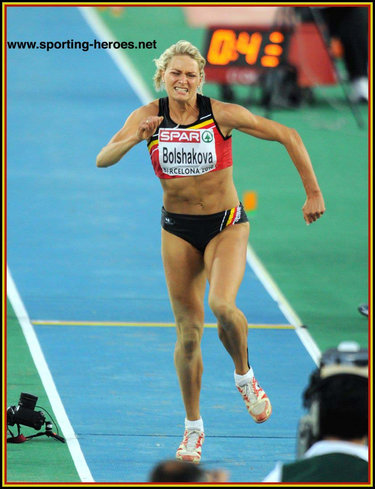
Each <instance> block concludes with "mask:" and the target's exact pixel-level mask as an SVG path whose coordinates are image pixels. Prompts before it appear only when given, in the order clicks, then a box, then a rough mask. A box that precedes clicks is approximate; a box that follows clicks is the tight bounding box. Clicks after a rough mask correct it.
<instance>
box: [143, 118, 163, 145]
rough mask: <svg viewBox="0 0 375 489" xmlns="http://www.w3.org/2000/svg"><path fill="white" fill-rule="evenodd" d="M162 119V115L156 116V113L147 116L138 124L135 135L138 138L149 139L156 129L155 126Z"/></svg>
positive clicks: (158, 124)
mask: <svg viewBox="0 0 375 489" xmlns="http://www.w3.org/2000/svg"><path fill="white" fill-rule="evenodd" d="M163 119H164V117H163V116H157V115H151V116H149V117H147V119H146V120H144V121H143V122H141V123H140V124H139V126H138V130H137V137H138V138H139V139H140V140H143V139H149V138H150V137H151V136H152V135H153V134H154V132H155V131H156V128H157V127H159V126H160V124H161V122H162V120H163Z"/></svg>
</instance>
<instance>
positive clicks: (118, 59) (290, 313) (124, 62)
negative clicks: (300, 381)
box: [79, 7, 321, 364]
mask: <svg viewBox="0 0 375 489" xmlns="http://www.w3.org/2000/svg"><path fill="white" fill-rule="evenodd" d="M79 9H80V11H81V13H82V15H83V17H84V18H85V19H86V21H87V23H88V24H89V26H90V27H91V28H92V30H93V31H94V33H95V34H96V35H97V36H98V37H99V38H101V40H102V41H114V40H116V39H115V38H114V37H113V36H112V34H111V32H110V31H109V30H108V28H107V27H106V26H105V24H104V23H103V21H102V20H101V18H100V16H99V15H98V14H97V12H96V11H95V9H94V8H92V7H79ZM108 51H109V54H110V55H111V57H112V59H113V61H114V62H115V64H116V66H117V67H118V68H119V70H120V71H121V73H122V74H123V76H124V77H125V78H126V80H127V81H128V82H129V84H130V85H131V87H132V88H133V90H134V91H135V93H136V94H137V95H138V97H139V99H140V101H141V102H142V103H143V104H148V103H149V102H151V101H152V100H153V99H154V97H153V96H152V94H151V92H150V91H149V89H148V88H147V86H146V84H145V83H144V81H143V79H142V77H141V76H140V74H139V73H138V71H137V70H136V68H135V66H134V65H133V63H132V62H131V61H130V59H129V58H128V57H127V56H126V54H125V53H124V52H122V53H120V51H119V50H116V49H109V50H108ZM247 262H248V264H249V266H250V267H251V268H252V269H253V270H254V273H255V274H256V275H257V277H258V278H259V280H260V281H261V282H262V284H263V286H264V287H265V289H266V290H267V292H268V293H269V294H270V296H271V297H272V299H273V300H274V301H275V302H277V304H278V306H279V308H280V310H281V312H282V313H283V314H284V316H285V317H286V318H287V320H288V321H289V322H290V324H292V325H293V326H294V327H295V328H296V333H297V335H298V337H299V338H300V340H301V341H302V344H303V345H304V347H305V348H306V350H307V351H308V352H309V354H310V356H311V358H312V359H313V360H314V362H315V363H316V364H318V363H319V359H320V356H321V352H320V350H319V348H318V346H317V344H316V343H315V341H314V340H313V338H312V337H311V335H310V333H309V332H308V331H307V329H306V328H305V327H303V324H302V321H301V319H300V318H299V317H298V316H297V314H296V312H295V311H294V310H293V308H292V307H291V305H290V304H289V303H288V301H287V300H286V298H285V297H284V295H283V294H282V292H281V291H280V289H279V288H278V286H277V285H276V283H275V282H274V280H273V279H272V277H271V276H270V274H269V273H268V272H267V270H266V269H265V267H264V265H263V264H262V263H261V261H260V260H259V258H258V257H257V256H256V254H255V252H254V250H253V249H252V247H251V246H250V244H249V245H248V247H247Z"/></svg>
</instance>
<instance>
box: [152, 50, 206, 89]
mask: <svg viewBox="0 0 375 489" xmlns="http://www.w3.org/2000/svg"><path fill="white" fill-rule="evenodd" d="M182 55H186V56H190V57H191V58H192V59H194V60H195V61H196V62H197V63H198V67H199V76H200V77H201V83H200V85H199V88H198V92H199V93H202V87H203V83H204V65H205V64H206V60H205V59H204V58H203V56H202V55H201V53H200V52H199V49H198V48H196V47H195V46H193V45H192V44H191V43H190V42H189V41H178V42H177V43H176V44H172V46H170V47H169V48H168V49H166V50H165V51H164V53H163V54H162V55H161V56H160V57H159V58H157V59H154V62H155V65H156V72H155V75H154V78H153V80H154V86H155V88H156V90H157V91H160V90H162V89H163V87H164V84H163V80H162V72H163V71H165V70H166V69H167V66H168V64H169V63H170V61H171V59H172V58H173V56H182Z"/></svg>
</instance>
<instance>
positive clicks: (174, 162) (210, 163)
mask: <svg viewBox="0 0 375 489" xmlns="http://www.w3.org/2000/svg"><path fill="white" fill-rule="evenodd" d="M216 161H217V160H216V149H215V135H214V131H213V129H212V128H210V129H165V128H160V129H159V163H160V167H161V169H162V171H163V173H165V174H167V175H171V176H178V175H181V176H194V175H203V174H204V173H207V172H209V171H212V170H214V169H215V167H216Z"/></svg>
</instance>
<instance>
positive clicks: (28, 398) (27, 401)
mask: <svg viewBox="0 0 375 489" xmlns="http://www.w3.org/2000/svg"><path fill="white" fill-rule="evenodd" d="M37 400H38V398H37V397H36V396H33V395H32V394H27V393H26V392H21V395H20V400H19V401H18V405H19V406H22V407H23V408H26V409H31V410H32V411H34V408H35V405H36V401H37Z"/></svg>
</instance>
